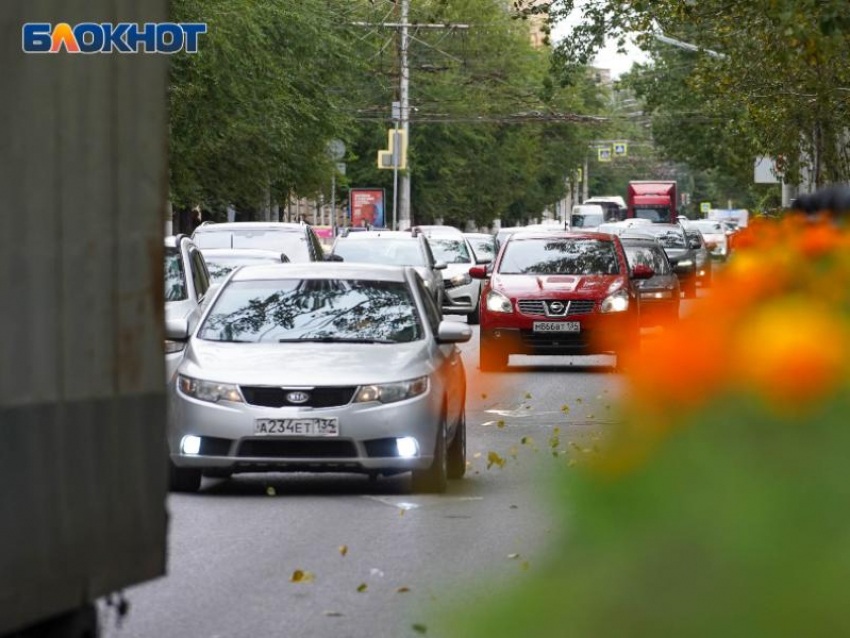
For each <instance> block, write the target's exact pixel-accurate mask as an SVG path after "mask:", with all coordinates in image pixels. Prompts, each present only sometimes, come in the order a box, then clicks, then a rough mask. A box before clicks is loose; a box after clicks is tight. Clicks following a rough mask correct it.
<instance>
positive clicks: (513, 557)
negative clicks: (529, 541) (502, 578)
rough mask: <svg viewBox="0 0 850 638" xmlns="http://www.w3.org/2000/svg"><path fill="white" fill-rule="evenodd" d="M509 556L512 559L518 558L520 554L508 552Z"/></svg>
mask: <svg viewBox="0 0 850 638" xmlns="http://www.w3.org/2000/svg"><path fill="white" fill-rule="evenodd" d="M508 558H510V559H511V560H516V559H517V558H519V554H508Z"/></svg>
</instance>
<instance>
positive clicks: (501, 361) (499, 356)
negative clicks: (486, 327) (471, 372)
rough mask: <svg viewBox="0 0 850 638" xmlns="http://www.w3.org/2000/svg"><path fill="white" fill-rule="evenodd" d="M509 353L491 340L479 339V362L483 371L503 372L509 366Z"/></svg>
mask: <svg viewBox="0 0 850 638" xmlns="http://www.w3.org/2000/svg"><path fill="white" fill-rule="evenodd" d="M508 356H509V355H508V353H507V352H505V351H504V350H503V349H502V348H500V347H499V346H497V345H496V344H494V343H491V342H490V341H486V340H484V339H482V340H481V341H479V350H478V357H479V358H478V363H479V367H480V368H481V371H482V372H502V371H504V370H505V368H507V367H508Z"/></svg>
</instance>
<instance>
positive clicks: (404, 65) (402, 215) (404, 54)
mask: <svg viewBox="0 0 850 638" xmlns="http://www.w3.org/2000/svg"><path fill="white" fill-rule="evenodd" d="M392 1H393V2H395V3H396V6H397V8H398V10H399V13H398V21H397V22H382V23H371V22H351V23H350V24H351V25H352V26H356V27H365V28H370V29H374V28H384V29H393V30H395V32H396V33H397V34H398V36H399V43H398V58H399V83H398V104H399V109H398V111H399V113H398V116H399V117H398V119H397V120H395V122H394V126H395V127H396V128H399V129H400V130H402V131H404V133H405V134H406V135H405V139H407V140H410V42H411V40H416V36H417V34H418V33H419V32H420V31H468V30H469V28H470V25H469V24H456V23H449V22H446V23H420V22H415V23H411V22H410V0H392ZM411 28H412V29H413V30H414V31H413V36H412V38H411V35H410V29H411ZM425 44H426V45H427V43H425ZM431 48H433V49H434V50H435V51H437V52H439V53H442V54H443V55H446V56H447V57H449V58H452V59H455V60H456V59H457V58H455V57H454V56H452V55H451V54H449V53H446V52H444V51H441V50H440V49H438V48H436V47H431ZM394 119H395V118H394ZM396 165H397V163H396ZM408 166H409V165H408ZM409 170H410V169H409V168H408V170H405V171H403V172H401V171H399V172H398V177H397V179H398V185H397V187H396V188H394V189H393V190H394V192H395V193H397V195H394V197H393V200H394V206H393V207H394V209H396V213H397V217H398V221H397V229H398V230H407V229H408V228H410V226H411V224H412V217H411V206H410V172H409ZM394 181H395V180H394ZM396 199H397V200H398V202H397V204H396V203H395V200H396ZM393 217H396V215H393ZM393 225H394V226H395V225H396V224H395V222H394V224H393Z"/></svg>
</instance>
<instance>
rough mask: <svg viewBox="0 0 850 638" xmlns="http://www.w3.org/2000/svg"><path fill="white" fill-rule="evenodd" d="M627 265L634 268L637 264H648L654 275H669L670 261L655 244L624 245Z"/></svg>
mask: <svg viewBox="0 0 850 638" xmlns="http://www.w3.org/2000/svg"><path fill="white" fill-rule="evenodd" d="M624 248H625V249H626V258H627V259H628V261H629V266H631V267H632V268H634V267H635V266H637V265H638V264H642V265H644V266H649V267H650V268H652V269H653V270H654V271H655V274H656V275H669V274H670V262H669V261H667V256H666V255H665V254H664V251H663V250H662V249H661V248H658V247H657V246H629V245H628V244H627V245H625V246H624Z"/></svg>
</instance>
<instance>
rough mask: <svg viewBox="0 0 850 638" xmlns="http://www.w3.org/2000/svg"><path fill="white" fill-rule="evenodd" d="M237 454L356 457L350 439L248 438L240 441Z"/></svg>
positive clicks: (259, 456) (241, 455)
mask: <svg viewBox="0 0 850 638" xmlns="http://www.w3.org/2000/svg"><path fill="white" fill-rule="evenodd" d="M237 456H240V457H243V458H244V457H254V458H281V459H347V458H355V457H357V448H356V447H355V445H354V443H353V442H352V441H335V440H293V441H288V440H286V439H267V440H263V439H249V440H247V441H242V444H241V445H240V446H239V452H238V453H237Z"/></svg>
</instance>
